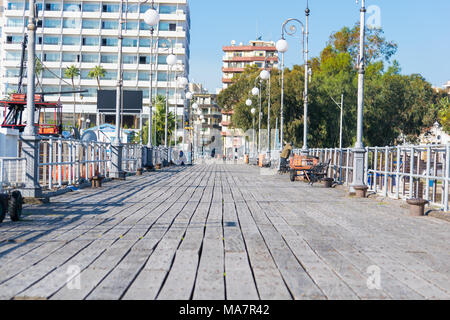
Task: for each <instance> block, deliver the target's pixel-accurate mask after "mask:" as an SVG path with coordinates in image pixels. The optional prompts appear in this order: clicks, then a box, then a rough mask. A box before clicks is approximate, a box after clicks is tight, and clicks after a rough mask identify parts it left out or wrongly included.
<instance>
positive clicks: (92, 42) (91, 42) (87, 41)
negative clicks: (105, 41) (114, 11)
mask: <svg viewBox="0 0 450 320" xmlns="http://www.w3.org/2000/svg"><path fill="white" fill-rule="evenodd" d="M99 43H100V41H99V38H98V37H83V40H82V44H83V46H98V45H99Z"/></svg>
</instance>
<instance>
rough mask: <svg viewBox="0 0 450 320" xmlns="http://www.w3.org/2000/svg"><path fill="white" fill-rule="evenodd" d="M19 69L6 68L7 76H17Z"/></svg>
mask: <svg viewBox="0 0 450 320" xmlns="http://www.w3.org/2000/svg"><path fill="white" fill-rule="evenodd" d="M19 72H20V71H19V69H6V77H7V78H15V77H18V76H19Z"/></svg>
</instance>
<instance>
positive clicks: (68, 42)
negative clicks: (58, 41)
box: [63, 36, 80, 46]
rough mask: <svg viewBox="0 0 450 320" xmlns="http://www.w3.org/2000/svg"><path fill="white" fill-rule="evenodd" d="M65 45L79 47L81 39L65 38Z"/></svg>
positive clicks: (75, 37)
mask: <svg viewBox="0 0 450 320" xmlns="http://www.w3.org/2000/svg"><path fill="white" fill-rule="evenodd" d="M63 44H64V45H67V46H79V45H80V37H79V36H78V37H77V36H63Z"/></svg>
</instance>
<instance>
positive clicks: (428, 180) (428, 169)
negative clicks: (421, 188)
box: [425, 146, 431, 201]
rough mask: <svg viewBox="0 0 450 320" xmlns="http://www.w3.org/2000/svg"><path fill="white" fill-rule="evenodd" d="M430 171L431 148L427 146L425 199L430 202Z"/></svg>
mask: <svg viewBox="0 0 450 320" xmlns="http://www.w3.org/2000/svg"><path fill="white" fill-rule="evenodd" d="M430 171H431V147H430V146H427V173H426V177H427V180H426V188H425V198H426V200H427V201H430Z"/></svg>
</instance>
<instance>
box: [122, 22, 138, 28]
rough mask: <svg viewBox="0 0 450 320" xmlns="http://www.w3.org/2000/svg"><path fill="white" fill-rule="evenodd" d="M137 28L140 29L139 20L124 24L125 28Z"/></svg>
mask: <svg viewBox="0 0 450 320" xmlns="http://www.w3.org/2000/svg"><path fill="white" fill-rule="evenodd" d="M125 28H126V29H125ZM137 29H138V23H137V21H128V22H127V23H125V24H124V26H123V30H137Z"/></svg>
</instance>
